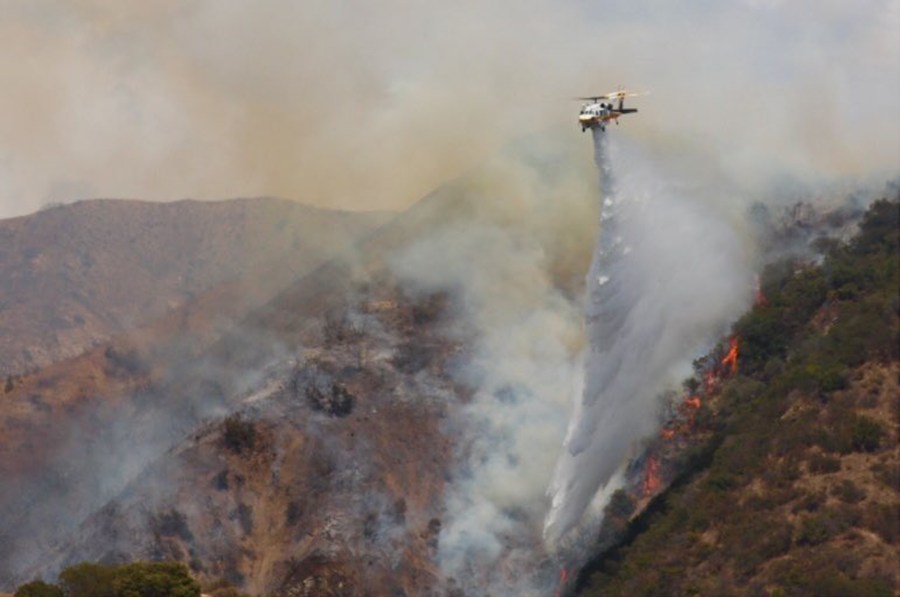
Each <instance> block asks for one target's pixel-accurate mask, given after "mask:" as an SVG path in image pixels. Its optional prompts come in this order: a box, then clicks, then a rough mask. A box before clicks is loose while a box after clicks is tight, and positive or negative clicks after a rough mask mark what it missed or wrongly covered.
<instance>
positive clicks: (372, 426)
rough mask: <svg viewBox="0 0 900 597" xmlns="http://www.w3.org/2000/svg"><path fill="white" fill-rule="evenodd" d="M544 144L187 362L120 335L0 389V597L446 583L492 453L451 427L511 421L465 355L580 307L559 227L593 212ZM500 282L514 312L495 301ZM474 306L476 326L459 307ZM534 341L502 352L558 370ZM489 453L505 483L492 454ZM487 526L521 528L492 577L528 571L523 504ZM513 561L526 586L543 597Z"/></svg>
mask: <svg viewBox="0 0 900 597" xmlns="http://www.w3.org/2000/svg"><path fill="white" fill-rule="evenodd" d="M566 147H567V146H566V145H564V144H559V145H558V146H556V147H554V148H552V149H553V150H552V151H550V152H548V154H549V155H543V154H540V153H537V152H534V151H530V152H529V153H528V154H527V156H526V157H527V158H528V160H529V163H528V165H527V168H529V170H527V172H529V173H531V172H532V169H533V170H538V171H540V173H541V176H540V178H539V179H536V181H535V182H534V184H532V185H530V186H526V187H519V186H514V188H512V189H510V188H507V187H500V188H499V189H498V187H497V182H496V178H497V177H496V176H495V172H493V171H491V170H490V168H486V170H487V172H486V174H484V173H483V174H482V175H481V176H479V175H478V174H477V173H476V174H473V175H472V177H470V178H469V179H468V180H462V181H455V182H453V183H449V184H447V185H445V186H444V187H442V188H441V189H439V190H437V191H435V192H434V193H432V194H431V195H430V196H428V197H426V198H425V199H423V200H422V201H420V202H419V203H418V204H417V205H416V206H415V207H413V208H411V209H410V210H409V211H408V212H405V213H403V214H401V215H400V216H398V217H397V218H396V219H395V220H393V221H392V222H390V223H389V224H387V225H384V226H382V227H381V228H380V229H379V230H378V231H377V232H375V233H373V234H372V235H370V236H368V237H366V238H365V239H363V240H361V241H360V242H359V243H358V244H357V246H356V247H355V249H354V250H353V251H352V252H351V254H348V255H343V256H342V257H338V258H336V259H333V260H330V261H329V262H328V263H326V264H324V265H322V266H320V267H318V268H316V269H315V270H314V271H312V272H310V273H308V274H307V275H306V276H302V277H298V278H297V279H296V280H295V281H294V282H293V283H292V284H291V285H290V286H289V287H287V288H285V289H284V290H283V291H282V292H281V293H280V294H279V295H278V296H277V297H275V299H274V300H272V301H270V302H268V303H267V304H265V305H263V306H262V307H259V308H257V309H256V310H254V311H253V312H251V313H250V314H249V315H247V316H246V317H245V318H244V319H243V320H241V321H240V322H238V323H237V324H236V325H234V326H233V327H232V328H231V329H230V330H228V331H227V332H226V333H225V334H224V335H223V336H222V337H221V338H219V339H218V340H217V341H216V342H215V343H214V344H213V345H211V346H206V347H204V348H203V349H202V350H199V351H197V350H193V349H192V348H191V347H190V346H189V349H188V350H185V349H184V346H183V345H184V343H185V342H184V340H185V338H182V339H181V341H177V340H178V339H177V338H176V341H165V342H162V343H154V342H139V343H138V345H137V346H134V342H133V337H132V336H128V337H122V338H118V339H116V341H115V342H114V343H113V344H112V345H111V346H110V348H111V350H109V351H108V350H107V349H106V348H104V347H102V346H101V347H98V348H97V349H95V350H93V351H91V352H89V353H87V354H85V355H83V356H82V357H78V358H77V359H73V360H72V361H66V362H63V363H59V364H57V365H54V366H51V367H47V368H45V369H42V370H40V371H38V372H36V373H35V374H33V375H31V376H27V377H26V378H25V379H23V380H22V381H21V383H18V384H16V386H15V388H13V390H12V391H11V392H10V393H9V394H8V395H7V396H6V401H7V402H9V403H10V404H14V405H15V406H16V408H18V409H19V411H18V413H17V416H16V417H14V418H9V419H7V420H6V421H3V423H4V433H5V434H6V435H5V436H6V437H13V438H14V441H12V442H10V444H11V445H8V446H5V447H2V448H0V455H2V456H3V457H0V467H4V470H5V472H6V477H5V480H12V481H13V482H12V483H0V506H3V507H4V509H5V511H7V512H12V513H15V514H14V515H10V516H7V517H4V518H3V519H0V523H2V524H3V527H2V528H0V565H2V566H0V586H4V587H12V586H15V585H16V584H18V583H22V582H25V581H27V580H30V579H32V578H36V577H43V578H45V579H48V580H50V579H53V578H54V577H55V575H56V574H57V573H58V572H59V571H60V569H61V568H63V567H65V566H67V565H69V564H72V563H74V562H78V561H81V560H94V561H98V560H99V561H103V562H122V561H130V560H135V559H160V558H174V559H177V560H179V561H181V562H184V563H185V564H187V565H189V566H190V567H191V570H192V572H193V573H194V574H195V575H196V576H197V577H198V578H200V579H201V580H203V581H204V582H209V581H214V580H215V579H218V578H223V577H224V578H225V580H227V581H229V582H231V583H234V584H236V585H238V586H240V587H242V588H244V589H246V590H251V591H253V592H254V593H256V594H265V593H270V592H277V594H293V595H328V594H348V591H349V594H359V593H358V591H360V590H362V588H363V587H365V588H368V589H369V590H371V591H373V594H385V595H391V594H396V595H402V594H405V595H426V594H429V591H438V590H439V588H440V587H445V586H449V587H452V586H453V585H454V583H455V582H457V580H455V579H454V578H451V579H448V578H447V577H448V575H447V573H446V571H445V570H443V569H440V568H439V563H440V561H439V555H438V554H439V551H440V550H441V549H444V548H446V549H453V548H454V545H453V543H452V541H454V540H456V541H459V540H460V539H459V535H457V536H456V537H454V535H453V534H452V532H450V529H451V527H450V525H451V523H452V522H453V513H452V512H450V511H449V508H448V505H447V504H448V501H449V500H448V495H449V494H450V491H451V488H453V487H454V486H456V487H457V488H458V487H459V486H460V485H461V484H462V483H465V482H467V481H468V479H469V478H470V476H471V471H470V470H468V469H470V468H471V467H470V465H469V461H468V460H467V459H468V457H469V454H475V455H477V454H478V453H479V452H478V451H477V450H483V449H484V448H483V447H482V446H477V450H476V449H475V448H473V447H472V446H473V445H474V440H473V438H476V439H477V440H479V441H484V440H485V439H486V438H487V439H491V438H492V435H495V434H496V432H495V431H487V432H485V431H484V429H483V425H484V423H480V424H477V425H476V424H473V422H472V419H471V417H472V414H471V413H472V408H473V407H474V406H475V405H476V396H477V398H478V399H479V400H482V401H488V402H489V404H492V405H493V404H498V405H500V406H502V407H503V408H505V409H507V411H508V412H516V409H524V408H526V407H527V404H528V403H527V402H526V399H527V398H528V391H527V389H526V388H522V387H516V386H514V385H513V383H514V382H513V381H507V380H506V379H504V378H502V377H499V376H495V374H494V373H493V372H492V371H491V370H489V369H488V368H487V363H486V362H485V361H486V360H487V359H488V358H489V357H490V355H485V354H484V353H483V352H480V350H483V349H480V347H481V346H482V345H481V344H479V342H482V338H483V337H484V336H485V335H487V334H488V333H489V332H491V333H497V332H496V331H495V330H493V329H491V328H489V327H488V324H490V325H497V324H498V322H500V323H503V324H504V325H509V326H514V327H515V328H516V329H520V328H521V327H522V318H523V317H529V316H531V315H532V314H533V313H534V312H535V311H537V312H541V309H544V310H546V309H547V305H548V304H549V305H550V306H551V307H553V308H557V309H565V310H564V314H565V315H567V316H570V319H571V322H572V327H573V328H574V329H577V328H578V326H579V325H580V314H579V313H578V311H577V310H576V309H574V308H569V303H566V302H564V298H563V297H565V300H570V301H572V304H573V305H574V304H575V302H576V301H577V300H578V298H577V297H578V296H580V295H579V292H578V287H579V285H580V284H581V279H582V276H583V271H584V269H585V268H586V266H587V263H586V262H587V260H588V259H589V249H590V240H589V239H590V236H589V235H590V234H591V233H592V232H591V231H592V229H593V226H592V218H590V217H580V216H579V214H580V213H581V212H579V211H578V210H579V209H582V210H585V211H586V212H587V214H589V215H592V214H591V211H590V210H591V208H592V207H593V201H592V196H591V194H590V193H589V192H585V193H577V192H573V189H576V190H577V189H580V188H581V187H580V186H576V185H581V184H583V185H584V187H585V189H589V181H588V182H585V183H581V182H580V181H581V180H584V178H585V177H583V176H582V175H581V173H580V172H579V171H578V170H577V167H578V166H579V165H580V163H579V162H577V161H571V160H564V159H560V158H559V156H558V152H561V151H565V148H566ZM573 163H574V164H575V167H573ZM517 164H518V163H517ZM504 167H510V166H509V164H508V163H505V162H504ZM516 167H522V166H519V165H517V166H516ZM486 185H491V186H490V187H489V188H487V189H486ZM550 199H554V200H550ZM579 219H580V220H582V221H577V220H579ZM576 221H577V222H576ZM573 222H574V223H577V224H578V225H577V226H573ZM429 243H434V244H432V245H429ZM436 249H437V250H438V251H437V253H435V251H436ZM451 251H452V252H453V254H452V255H451V254H448V253H449V252H451ZM423 252H424V254H425V255H427V256H428V259H426V260H424V261H422V265H421V266H420V265H419V262H418V261H413V262H410V261H409V260H410V259H413V258H415V259H419V257H420V255H421V254H422V253H423ZM470 255H474V256H476V257H477V259H472V258H470V257H469V256H470ZM412 270H415V271H412ZM512 283H516V284H517V285H518V286H517V291H518V293H519V294H518V296H516V297H515V298H516V301H513V302H512V303H508V302H506V301H504V302H502V303H501V299H503V298H504V297H503V296H502V294H501V293H500V292H498V291H503V290H505V289H506V288H507V287H508V285H509V284H512ZM467 284H469V285H474V284H478V285H479V286H477V287H476V288H475V289H473V288H472V287H471V286H469V287H467V286H466V285H467ZM563 293H565V294H563ZM548 296H549V297H550V299H552V300H549V299H548V298H547V297H548ZM473 305H474V306H473ZM486 306H489V307H490V308H491V309H496V310H497V313H498V315H496V316H492V317H491V318H490V320H486V319H485V318H484V317H483V316H482V315H481V314H480V313H478V312H477V311H475V308H476V307H477V308H485V307H486ZM473 311H474V313H473ZM491 313H494V311H491ZM545 313H546V311H545ZM476 315H477V317H476ZM545 317H547V318H548V319H549V316H548V315H545ZM179 321H180V320H179ZM486 322H487V323H486ZM552 322H553V323H554V324H555V326H556V328H554V329H552V330H550V333H548V334H547V335H546V338H547V339H549V340H550V342H546V345H547V346H546V347H545V348H544V349H543V350H542V352H540V353H533V352H532V351H530V350H529V344H528V343H526V342H524V341H523V342H519V343H516V344H515V348H516V349H519V348H522V350H523V351H525V357H527V358H529V359H540V361H536V365H535V367H540V366H546V367H552V368H553V370H554V371H557V370H558V368H557V365H556V362H555V361H550V362H547V357H548V355H550V356H552V357H556V354H557V353H559V354H560V355H562V356H560V357H558V358H560V359H562V358H565V359H566V361H567V362H568V361H573V360H574V353H575V351H577V350H578V348H579V344H578V339H577V337H575V335H566V334H565V333H564V332H566V329H565V327H564V326H563V325H562V324H560V323H559V320H558V319H553V320H552ZM478 325H481V326H482V327H481V329H476V327H477V326H478ZM560 329H562V332H560V331H559V330H560ZM501 331H502V333H503V334H504V336H505V335H507V334H508V333H509V332H508V331H507V330H506V329H505V328H501ZM188 339H189V338H188ZM557 345H558V346H559V348H558V349H556V348H554V347H555V346H557ZM554 351H557V352H554ZM478 359H482V360H481V361H479V360H478ZM76 362H77V363H78V367H74V368H71V369H70V368H69V367H72V366H74V364H75V363H76ZM75 374H77V375H75ZM492 376H493V377H492ZM98 382H102V384H100V386H102V387H100V386H98ZM519 383H520V382H519ZM488 384H490V385H488ZM98 387H99V389H98ZM554 389H556V388H555V386H554ZM520 396H521V398H520ZM49 397H52V398H53V400H54V401H55V403H54V405H51V406H49V407H48V406H47V403H48V402H50V400H49ZM520 403H521V404H520ZM559 410H560V413H559V418H560V423H562V421H563V418H564V412H563V411H562V409H559ZM44 411H48V412H47V413H45V412H44ZM45 416H46V417H48V418H52V419H53V421H55V422H57V423H58V425H55V424H54V423H52V422H47V420H44V419H41V417H45ZM53 417H55V418H53ZM35 421H42V423H41V424H40V425H35V424H34V422H35ZM549 441H552V442H553V444H556V443H557V442H558V440H557V438H556V437H555V436H553V437H550V439H549ZM3 452H5V454H2V453H3ZM35 454H37V455H38V458H35ZM500 454H501V455H502V457H503V459H504V462H508V463H509V464H510V465H515V464H516V461H515V457H516V456H515V454H514V452H513V451H512V450H511V448H505V449H504V450H503V451H502V452H500ZM543 489H544V488H543V487H542V486H537V489H536V491H537V494H538V496H541V495H542V494H543ZM4 490H5V491H4ZM502 516H504V517H506V518H507V519H508V520H510V521H523V520H525V519H526V517H527V516H530V517H534V520H533V521H529V522H531V524H529V525H527V527H526V525H524V524H522V525H521V526H522V527H525V528H527V532H528V534H527V536H525V537H518V536H515V535H512V534H511V535H510V536H509V545H511V546H513V547H520V546H522V547H521V549H520V552H515V551H513V550H512V549H509V551H508V553H509V554H512V555H511V556H509V559H510V560H511V559H512V558H513V557H515V558H518V560H514V561H513V563H515V564H516V565H518V561H521V560H523V559H524V558H525V557H531V558H533V559H536V558H537V557H539V556H540V557H543V556H542V555H540V554H541V552H540V551H539V548H540V536H539V532H540V531H539V530H540V520H541V517H542V516H543V509H542V504H537V507H535V508H533V509H532V511H526V510H525V509H509V511H508V512H503V514H502ZM517 532H520V533H521V531H518V530H517ZM463 538H464V537H463ZM448 546H449V547H448ZM456 549H461V548H459V547H456ZM526 549H527V551H526ZM521 552H524V553H525V555H520V553H521ZM535 554H538V555H535ZM504 555H505V554H504ZM535 563H536V564H542V566H543V567H541V568H538V567H537V566H536V565H535V566H531V569H532V570H531V572H530V573H533V574H535V575H537V574H538V573H540V574H541V575H546V574H547V573H549V575H550V578H551V579H552V580H553V581H555V576H556V570H555V569H552V568H550V567H549V566H548V565H546V563H545V562H535ZM551 565H552V564H551ZM480 573H481V574H483V575H484V576H485V577H490V576H491V575H496V570H494V569H493V568H491V567H489V566H482V567H481V568H480ZM470 576H471V575H469V576H462V575H461V576H459V577H458V582H459V583H460V584H462V583H471V578H470ZM505 576H506V575H505V574H504V582H505ZM513 580H514V581H515V580H516V579H513ZM354 591H357V592H354Z"/></svg>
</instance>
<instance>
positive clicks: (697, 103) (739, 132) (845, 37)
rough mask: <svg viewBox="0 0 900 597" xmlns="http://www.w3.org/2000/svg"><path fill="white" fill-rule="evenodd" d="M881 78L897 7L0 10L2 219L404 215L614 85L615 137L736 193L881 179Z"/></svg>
mask: <svg viewBox="0 0 900 597" xmlns="http://www.w3.org/2000/svg"><path fill="white" fill-rule="evenodd" d="M898 73H900V0H860V1H857V2H853V3H849V2H846V1H843V0H825V1H813V0H795V1H793V2H789V1H778V0H745V1H734V2H730V3H728V2H712V1H709V0H701V1H697V2H691V3H678V5H677V6H676V5H675V3H671V2H662V1H661V0H637V1H636V0H629V1H627V2H626V1H615V2H604V3H601V2H587V1H579V0H564V1H552V0H518V1H516V2H511V1H505V0H504V1H498V2H480V1H476V0H458V1H455V2H429V3H413V2H405V1H402V0H386V1H384V2H378V3H371V2H361V1H359V0H345V1H342V2H334V1H329V0H305V1H304V2H295V1H289V0H254V1H252V2H251V1H249V0H195V1H192V2H177V1H174V0H158V1H156V2H152V3H149V2H143V1H138V0H119V1H117V2H103V1H100V0H5V1H4V2H3V3H2V5H0V88H2V89H3V93H2V94H0V216H10V215H15V214H22V213H26V212H30V211H33V210H35V209H37V208H38V207H40V206H41V205H42V204H44V203H47V202H50V201H68V200H72V199H76V198H85V197H98V196H100V197H135V198H147V199H160V200H169V199H178V198H184V197H196V198H224V197H234V196H248V195H279V196H285V197H291V198H295V199H298V200H301V201H305V202H309V203H315V204H320V205H328V206H337V207H343V208H350V209H378V208H402V207H405V206H407V205H409V204H411V203H412V202H413V201H415V200H416V199H417V198H419V197H420V196H421V195H423V194H424V193H426V192H427V191H429V190H430V189H431V188H433V187H434V186H435V185H437V184H439V183H440V182H442V181H443V180H445V179H446V178H448V177H451V176H455V175H457V174H459V173H460V172H462V171H464V170H466V169H467V168H468V167H470V166H471V165H472V164H474V163H477V162H479V161H480V160H482V159H483V157H484V156H485V155H488V154H490V153H492V152H493V151H494V150H495V149H496V148H497V147H498V146H500V145H501V144H503V143H504V142H506V141H507V140H508V139H510V138H511V137H513V136H515V135H518V134H521V133H530V132H535V131H544V130H548V129H549V128H552V127H572V128H573V129H575V128H577V124H576V123H575V113H576V112H577V108H578V106H577V103H574V102H571V101H569V99H568V98H569V97H571V96H573V95H580V94H585V93H596V92H605V91H608V90H610V89H611V88H615V87H616V85H618V84H620V83H621V84H627V85H631V86H637V87H640V88H642V89H650V90H651V91H652V95H650V96H648V97H645V98H641V100H640V108H641V114H640V115H639V117H638V118H634V117H632V118H633V120H632V121H630V122H628V126H629V127H630V131H629V133H631V134H633V135H634V136H636V137H639V138H642V139H645V140H648V141H650V142H653V143H656V144H657V145H658V146H659V147H661V148H663V149H672V150H673V152H672V153H673V154H675V153H676V150H677V151H679V152H680V151H687V150H690V151H696V152H700V154H704V155H709V156H711V157H712V158H714V160H715V161H716V165H717V168H720V169H721V170H722V171H724V172H725V173H727V174H728V175H729V176H731V177H733V178H734V179H736V180H738V181H739V182H740V183H741V184H750V185H752V184H756V183H758V182H759V180H760V177H767V176H770V175H772V174H774V173H777V170H778V169H779V168H783V169H784V170H786V171H789V172H791V173H792V174H794V175H796V176H798V177H800V178H813V179H815V178H816V177H819V176H823V175H826V176H827V175H835V174H838V175H844V174H851V175H859V174H865V173H870V172H873V171H878V172H882V171H890V172H895V171H896V168H897V165H898V163H900V141H898V139H900V82H898V81H900V77H898ZM573 138H574V137H573ZM585 145H587V144H585ZM586 150H587V147H586Z"/></svg>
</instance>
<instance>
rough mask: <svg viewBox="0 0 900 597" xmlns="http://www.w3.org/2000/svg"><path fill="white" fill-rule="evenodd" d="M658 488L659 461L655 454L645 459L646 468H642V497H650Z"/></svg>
mask: <svg viewBox="0 0 900 597" xmlns="http://www.w3.org/2000/svg"><path fill="white" fill-rule="evenodd" d="M657 489H659V462H658V461H657V460H656V456H650V458H648V459H647V468H646V469H644V497H650V496H651V495H653V494H654V493H656V490H657Z"/></svg>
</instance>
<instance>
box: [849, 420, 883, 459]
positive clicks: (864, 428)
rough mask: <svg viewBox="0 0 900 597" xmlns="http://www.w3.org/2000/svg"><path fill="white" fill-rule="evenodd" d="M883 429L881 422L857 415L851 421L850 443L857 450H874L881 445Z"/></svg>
mask: <svg viewBox="0 0 900 597" xmlns="http://www.w3.org/2000/svg"><path fill="white" fill-rule="evenodd" d="M882 437H884V429H883V428H882V426H881V423H879V422H878V421H876V420H875V419H872V418H870V417H867V416H865V415H857V416H856V417H855V420H854V422H853V437H852V439H851V443H852V445H853V449H854V450H856V451H857V452H874V451H876V450H877V449H878V448H880V447H881V438H882Z"/></svg>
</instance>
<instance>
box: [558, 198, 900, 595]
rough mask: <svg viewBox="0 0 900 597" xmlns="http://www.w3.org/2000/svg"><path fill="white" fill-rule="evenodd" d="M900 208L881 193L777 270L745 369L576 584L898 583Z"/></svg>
mask: <svg viewBox="0 0 900 597" xmlns="http://www.w3.org/2000/svg"><path fill="white" fill-rule="evenodd" d="M898 208H900V203H898V201H897V200H896V199H894V200H892V201H885V200H882V201H879V202H876V203H875V204H873V205H872V207H871V208H870V210H869V211H868V212H867V214H866V216H865V218H864V220H863V222H862V224H861V226H860V231H859V233H858V235H857V236H856V237H855V238H853V239H852V240H851V241H850V242H849V243H847V244H841V243H838V242H834V241H828V242H825V243H824V244H823V246H822V247H821V248H822V249H823V250H825V251H826V257H825V259H824V260H823V261H822V262H821V263H820V264H818V265H815V264H811V263H809V262H806V261H800V262H798V261H794V260H787V261H782V262H779V263H776V264H774V265H772V266H770V267H769V268H768V269H767V270H766V272H765V273H764V275H763V277H762V294H761V296H760V297H759V299H758V301H757V305H756V306H755V307H754V309H753V310H752V311H751V312H750V313H748V314H747V315H746V316H745V317H743V318H742V319H741V320H740V321H738V322H737V323H736V324H735V326H734V330H733V333H734V337H735V338H736V339H737V340H736V342H737V345H738V346H739V351H740V357H739V360H738V362H737V366H736V369H735V375H733V376H731V377H730V378H728V379H727V380H724V381H723V382H722V383H721V385H720V386H719V387H717V388H715V390H714V391H712V392H709V393H708V395H707V396H706V397H705V398H706V399H705V400H704V402H703V404H702V406H700V405H699V404H698V408H699V409H700V410H699V412H698V413H697V414H696V420H697V428H696V429H695V430H694V431H693V433H695V434H696V435H698V436H701V437H703V438H704V439H703V441H701V442H698V443H697V445H695V446H693V447H692V448H691V451H690V452H688V453H686V454H684V455H683V460H682V462H685V463H686V464H685V465H683V466H682V467H681V473H680V474H679V475H678V476H677V477H676V479H675V480H674V482H673V484H672V486H671V487H670V488H669V489H668V490H667V491H665V492H663V493H661V494H660V495H658V496H657V497H656V498H655V499H654V500H653V501H652V502H651V503H650V504H649V505H648V506H647V508H646V510H644V511H643V512H642V513H641V514H639V515H637V516H636V517H634V518H632V520H631V522H630V524H629V525H628V526H627V527H624V528H623V529H622V532H623V537H624V538H623V539H622V542H621V543H620V544H619V545H617V546H615V547H613V548H611V549H608V550H607V551H606V552H605V553H603V554H602V555H600V556H599V557H598V558H597V559H595V560H594V561H593V562H591V563H590V564H589V565H588V566H587V567H586V569H585V570H584V571H583V572H582V574H581V577H580V578H579V582H578V586H577V587H576V588H577V590H576V593H577V594H579V595H586V596H593V595H693V594H703V595H738V594H740V595H744V594H748V595H757V594H769V595H842V596H843V595H894V594H896V591H897V590H898V586H900V585H898V570H897V561H898V556H900V548H898V539H900V529H898V526H900V483H898V475H900V454H898V450H897V445H898V419H900V398H898V397H900V388H898V381H897V380H898V375H900V363H898V335H897V334H898V332H897V330H898V319H897V316H898V296H897V289H898V283H900V280H898V273H900V263H898V223H900V218H898ZM694 387H696V385H695V386H694ZM614 501H615V500H614ZM619 502H620V504H619V505H620V506H622V504H623V503H624V510H623V508H621V507H620V509H619V511H618V512H616V511H615V510H611V511H610V513H611V514H613V515H614V516H613V517H615V516H619V517H621V516H622V515H623V514H624V515H626V516H627V513H628V509H629V508H633V507H632V506H630V505H629V504H628V500H627V499H623V500H619Z"/></svg>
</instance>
